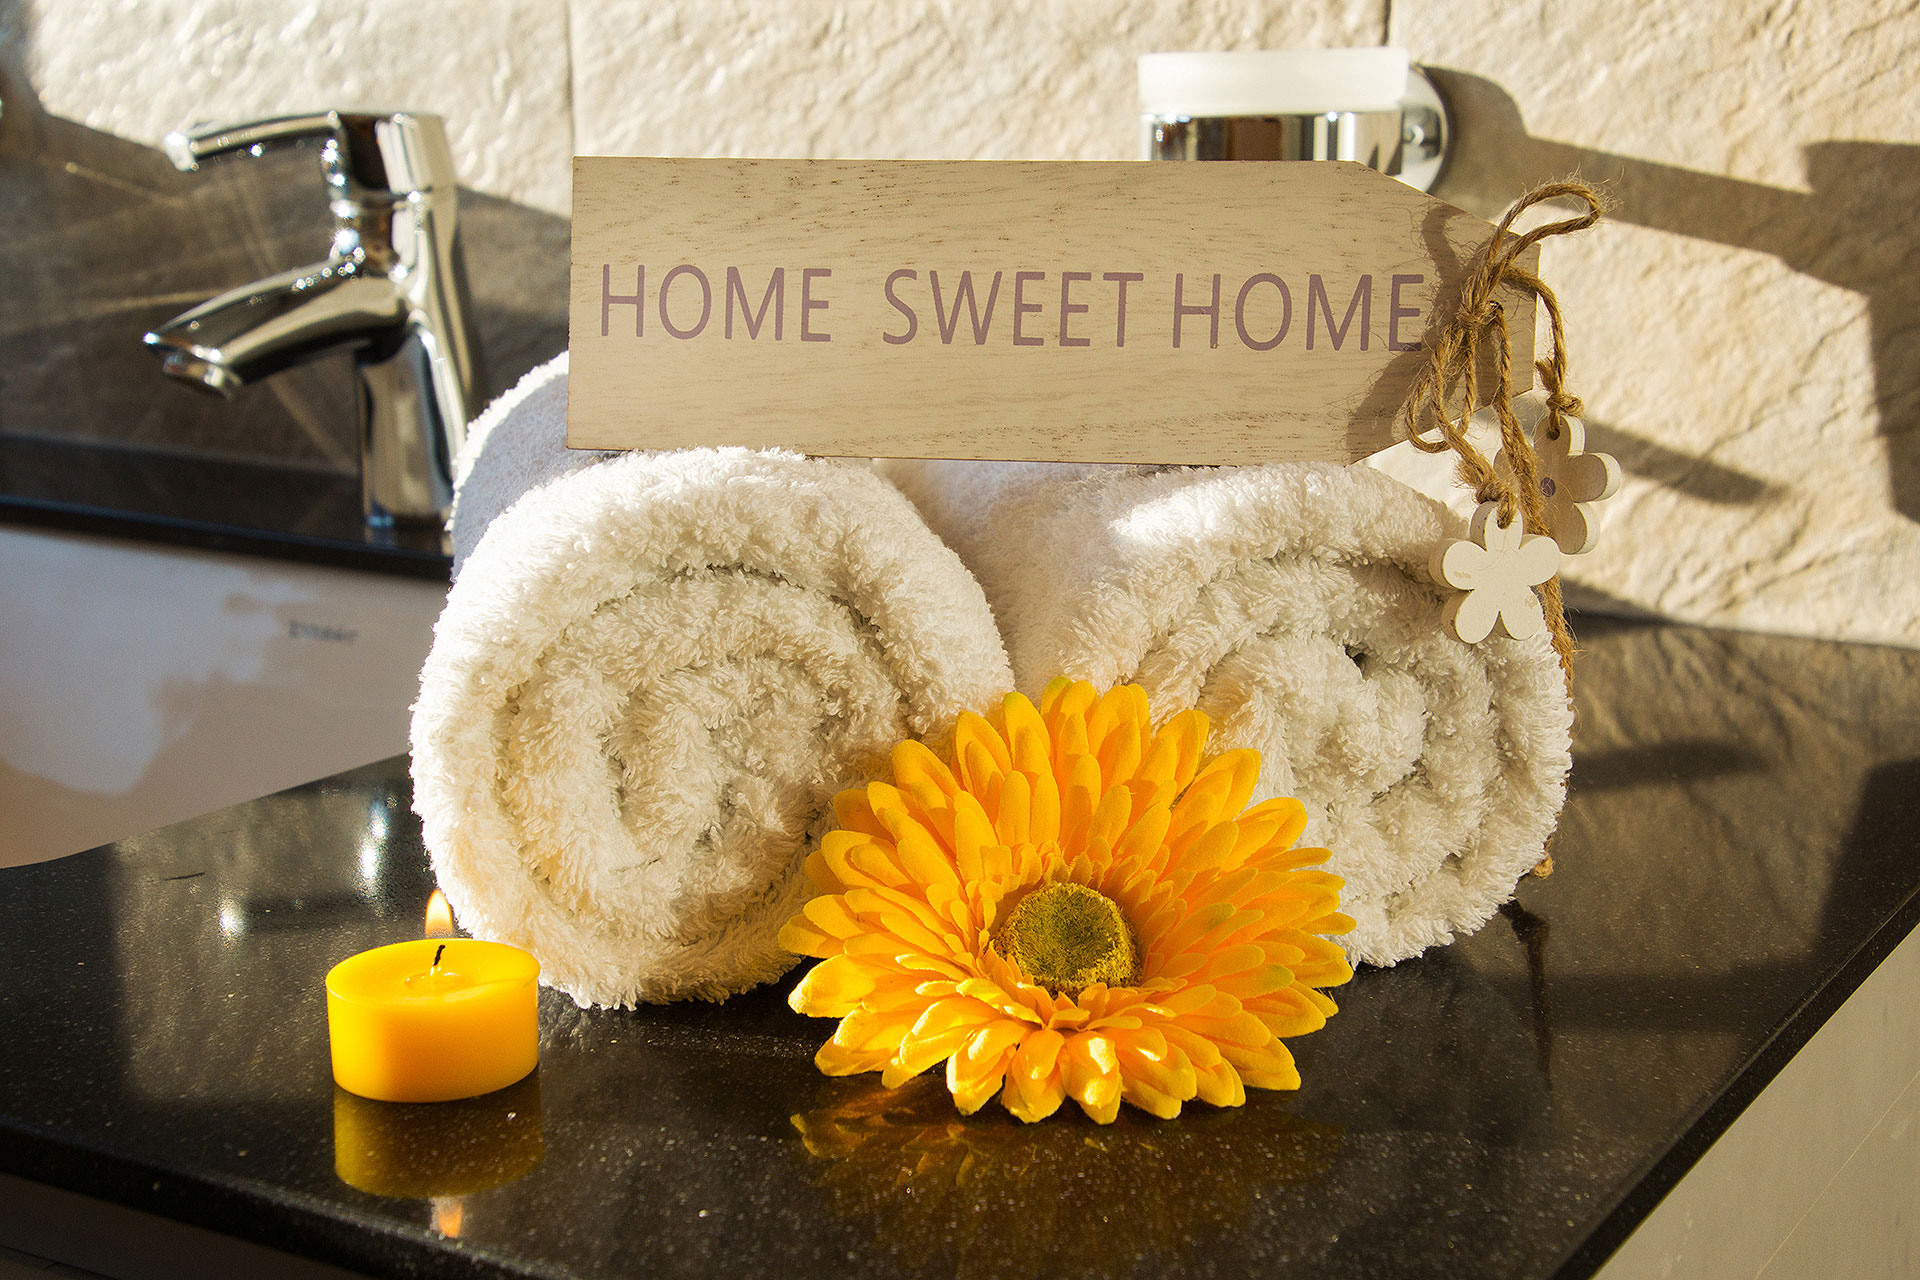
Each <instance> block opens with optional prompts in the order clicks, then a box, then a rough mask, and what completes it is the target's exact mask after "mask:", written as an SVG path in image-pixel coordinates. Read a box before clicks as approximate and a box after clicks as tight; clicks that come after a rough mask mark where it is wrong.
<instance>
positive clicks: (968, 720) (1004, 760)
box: [953, 711, 1013, 773]
mask: <svg viewBox="0 0 1920 1280" xmlns="http://www.w3.org/2000/svg"><path fill="white" fill-rule="evenodd" d="M953 745H954V752H955V754H956V755H958V753H959V752H961V751H964V750H965V749H967V748H968V747H978V748H980V749H981V750H982V751H984V752H986V754H987V758H988V759H989V760H991V761H992V762H993V767H994V768H995V769H996V770H998V771H999V772H1001V773H1006V772H1007V771H1008V770H1010V769H1012V768H1013V755H1012V753H1011V752H1009V751H1008V750H1007V742H1006V739H1004V738H1002V737H1001V736H1000V734H999V732H998V731H997V730H995V729H994V727H993V726H992V725H990V724H988V723H987V721H986V718H985V717H984V716H977V715H975V714H974V713H973V712H971V711H962V712H961V713H960V720H959V722H958V723H957V724H955V725H954V728H953Z"/></svg>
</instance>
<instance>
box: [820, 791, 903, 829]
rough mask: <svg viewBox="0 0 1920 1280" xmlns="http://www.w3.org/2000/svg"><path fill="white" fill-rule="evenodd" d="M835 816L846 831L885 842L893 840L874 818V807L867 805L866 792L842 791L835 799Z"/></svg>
mask: <svg viewBox="0 0 1920 1280" xmlns="http://www.w3.org/2000/svg"><path fill="white" fill-rule="evenodd" d="M833 816H834V819H835V820H836V821H838V822H839V824H840V826H841V827H842V828H843V829H844V830H847V831H853V832H858V833H859V834H861V835H864V836H871V837H878V838H880V839H883V840H890V839H892V837H891V836H889V835H887V829H886V828H885V827H883V826H881V825H880V820H879V819H878V818H877V817H875V816H874V813H873V806H872V805H870V804H868V803H867V794H866V792H864V791H858V790H855V791H842V792H841V793H840V794H839V795H836V796H835V797H834V798H833Z"/></svg>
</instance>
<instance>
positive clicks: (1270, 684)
mask: <svg viewBox="0 0 1920 1280" xmlns="http://www.w3.org/2000/svg"><path fill="white" fill-rule="evenodd" d="M883 470H884V472H885V473H886V474H887V475H888V476H889V477H890V478H892V479H893V480H894V481H895V483H896V484H898V485H899V486H900V487H901V488H902V489H903V490H904V491H905V492H906V493H907V495H908V496H909V497H911V498H912V499H913V500H914V502H915V503H916V505H917V506H919V508H920V510H921V513H922V514H923V515H925V516H926V517H927V522H928V523H929V524H930V525H931V526H932V527H933V529H934V531H935V532H936V533H938V534H940V535H941V537H942V538H944V539H945V540H946V541H947V542H948V544H949V545H951V546H952V547H954V549H955V550H957V551H959V552H960V555H961V558H962V559H963V560H965V561H966V562H967V564H968V566H969V567H970V568H972V570H973V571H974V574H975V576H976V577H978V578H979V580H980V584H981V585H982V586H983V587H984V588H985V589H986V593H987V598H988V600H989V601H990V602H991V603H992V605H993V609H994V612H995V614H996V615H997V617H998V619H999V622H1000V627H1001V632H1002V634H1003V635H1004V636H1005V638H1006V642H1007V651H1008V654H1009V655H1010V657H1011V658H1012V661H1013V671H1014V678H1015V681H1016V684H1017V686H1018V687H1019V688H1020V689H1022V690H1023V691H1025V692H1027V693H1028V694H1030V695H1031V694H1035V693H1037V692H1038V691H1039V689H1040V688H1041V687H1042V686H1044V685H1045V684H1046V682H1047V681H1048V680H1049V679H1051V678H1052V677H1054V676H1056V675H1065V676H1070V677H1073V678H1076V679H1084V680H1090V681H1092V682H1093V683H1094V684H1095V685H1097V686H1101V687H1105V686H1108V685H1112V684H1116V683H1122V682H1126V681H1137V682H1138V683H1140V684H1141V685H1143V686H1144V687H1145V688H1146V690H1147V693H1148V696H1149V698H1150V699H1151V701H1152V704H1153V708H1154V712H1155V715H1156V717H1158V716H1164V715H1167V714H1170V713H1171V712H1173V711H1175V710H1177V709H1179V708H1181V707H1185V706H1198V707H1199V708H1200V709H1201V710H1202V711H1205V712H1206V713H1207V714H1208V716H1209V717H1210V718H1211V720H1212V722H1213V725H1214V730H1213V736H1212V737H1211V738H1210V739H1209V746H1210V747H1212V748H1214V749H1216V750H1227V749H1229V748H1233V747H1253V748H1256V749H1257V750H1259V751H1260V753H1261V757H1262V771H1261V777H1260V788H1259V791H1258V792H1257V793H1256V797H1257V798H1261V799H1264V798H1269V797H1272V796H1277V795H1291V796H1297V797H1299V798H1300V799H1301V800H1302V801H1303V802H1304V803H1305V804H1306V806H1307V811H1308V813H1309V815H1310V824H1309V826H1308V828H1307V831H1306V835H1305V837H1304V839H1305V840H1306V841H1307V842H1308V843H1311V844H1317V845H1325V846H1326V847H1327V848H1328V849H1330V850H1331V851H1332V860H1331V861H1330V863H1329V864H1328V865H1329V868H1330V869H1331V870H1333V871H1335V872H1337V873H1338V874H1340V875H1341V876H1343V877H1345V879H1346V889H1345V891H1344V892H1343V893H1342V895H1341V909H1342V910H1344V911H1346V912H1348V913H1349V914H1350V915H1352V916H1353V917H1354V919H1355V920H1356V921H1357V922H1358V928H1356V929H1355V930H1354V932H1353V933H1352V934H1350V935H1348V936H1347V937H1346V938H1343V939H1342V942H1343V943H1344V944H1345V945H1346V946H1347V949H1348V950H1349V952H1350V953H1352V954H1353V955H1354V956H1355V958H1357V959H1360V960H1365V961H1368V962H1370V963H1374V964H1392V963H1394V962H1395V961H1399V960H1404V959H1406V958H1408V957H1410V956H1415V955H1418V954H1419V953H1420V952H1421V951H1423V950H1425V949H1426V948H1428V947H1430V946H1434V945H1437V944H1440V943H1444V942H1447V941H1448V940H1450V939H1451V938H1452V937H1453V936H1454V935H1455V934H1457V933H1467V932H1471V931H1473V930H1474V929H1476V928H1478V927H1479V926H1480V925H1481V924H1484V923H1485V922H1486V920H1487V919H1488V917H1489V916H1491V915H1492V914H1493V912H1494V911H1495V910H1496V909H1497V908H1498V907H1499V905H1500V904H1501V903H1502V902H1504V901H1506V900H1507V899H1508V898H1510V897H1512V896H1513V889H1514V885H1515V883H1516V882H1517V881H1518V879H1519V877H1520V876H1521V875H1523V874H1525V873H1526V872H1527V871H1528V870H1529V869H1531V868H1532V867H1533V866H1534V865H1535V864H1536V863H1537V862H1538V861H1539V860H1540V857H1541V855H1542V852H1543V850H1544V848H1545V844H1546V841H1547V838H1548V836H1550V835H1551V834H1552V832H1553V828H1554V824H1555V821H1556V819H1557V817H1558V814H1559V812H1560V806H1561V803H1562V801H1563V800H1564V799H1565V793H1566V772H1567V768H1568V764H1569V756H1568V751H1569V736H1570V732H1571V727H1572V709H1571V707H1570V705H1569V704H1568V701H1567V696H1566V686H1565V682H1564V679H1563V677H1562V675H1561V671H1560V667H1559V664H1558V662H1557V660H1556V659H1555V657H1554V654H1553V652H1552V650H1551V649H1550V648H1549V647H1548V644H1547V641H1546V637H1545V636H1544V635H1541V636H1538V637H1536V638H1534V639H1532V640H1527V641H1516V640H1507V639H1504V638H1499V637H1494V638H1489V639H1488V640H1486V641H1483V642H1482V643H1480V644H1478V645H1463V644H1461V643H1460V642H1458V641H1457V640H1453V639H1451V638H1450V637H1448V636H1447V634H1446V633H1445V631H1444V630H1443V629H1442V627H1441V609H1442V603H1443V598H1442V595H1441V593H1440V591H1439V590H1438V589H1436V588H1435V587H1434V586H1433V584H1432V582H1431V580H1430V579H1429V577H1428V574H1427V569H1426V563H1427V557H1428V553H1429V551H1430V549H1431V548H1432V546H1433V545H1434V543H1435V542H1436V541H1437V540H1438V539H1440V538H1441V537H1442V536H1453V537H1458V536H1463V531H1464V526H1463V524H1462V522H1461V521H1460V519H1459V518H1458V517H1457V516H1455V515H1453V514H1452V513H1451V512H1449V511H1447V510H1446V509H1445V508H1444V507H1442V506H1441V505H1440V504H1439V503H1437V502H1435V501H1433V500H1432V499H1430V498H1427V497H1424V496H1423V495H1421V494H1419V493H1416V492H1414V491H1413V490H1412V489H1409V488H1407V487H1406V486H1405V485H1402V484H1400V483H1399V482H1397V481H1395V480H1392V479H1390V478H1388V477H1387V476H1384V475H1381V474H1380V473H1378V472H1376V471H1373V470H1371V469H1369V468H1365V467H1340V466H1332V465H1324V464H1285V465H1272V466H1263V467H1240V468H1219V469H1188V468H1181V469H1170V470H1157V471H1156V470H1144V469H1140V468H1131V467H1092V466H1084V465H1079V464H1048V463H991V462H905V461H894V462H889V463H886V464H883Z"/></svg>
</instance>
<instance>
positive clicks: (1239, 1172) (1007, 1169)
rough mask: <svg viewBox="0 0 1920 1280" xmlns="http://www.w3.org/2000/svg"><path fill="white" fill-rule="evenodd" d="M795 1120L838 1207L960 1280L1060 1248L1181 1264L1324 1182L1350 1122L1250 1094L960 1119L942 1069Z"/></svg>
mask: <svg viewBox="0 0 1920 1280" xmlns="http://www.w3.org/2000/svg"><path fill="white" fill-rule="evenodd" d="M834 1092H835V1095H836V1096H839V1097H842V1098H843V1099H844V1100H843V1101H840V1102H839V1103H837V1104H836V1105H832V1106H826V1107H820V1108H817V1109H815V1110H812V1111H808V1112H805V1113H802V1114H799V1115H796V1116H794V1117H793V1126H794V1128H795V1129H797V1130H799V1133H800V1137H801V1140H802V1142H804V1144H805V1145H806V1149H807V1152H808V1154H809V1156H810V1157H812V1163H813V1164H814V1165H815V1166H816V1168H815V1172H816V1177H817V1180H818V1182H819V1183H820V1185H821V1186H822V1187H824V1188H825V1189H826V1190H827V1192H828V1194H829V1196H830V1198H831V1201H832V1203H833V1206H834V1208H835V1210H836V1211H837V1212H838V1213H840V1214H841V1215H842V1216H844V1217H847V1218H849V1219H852V1220H853V1221H855V1222H857V1223H860V1224H862V1225H863V1226H865V1227H867V1228H869V1229H871V1230H872V1231H873V1232H874V1234H875V1237H876V1239H877V1240H878V1241H879V1242H881V1243H882V1244H884V1245H886V1246H888V1247H891V1248H893V1249H896V1250H898V1251H899V1252H900V1254H901V1256H902V1257H903V1258H904V1259H905V1260H906V1261H908V1262H909V1263H910V1264H911V1265H913V1266H915V1267H919V1266H924V1265H927V1264H928V1263H929V1262H931V1261H933V1260H934V1259H935V1258H937V1257H939V1256H941V1255H942V1254H948V1255H950V1260H951V1262H952V1263H953V1265H954V1266H955V1267H956V1271H957V1274H958V1275H959V1276H960V1277H961V1278H962V1280H974V1278H979V1280H984V1278H985V1277H991V1276H1013V1275H1037V1274H1040V1273H1042V1272H1044V1271H1046V1270H1047V1269H1048V1268H1049V1267H1050V1266H1051V1265H1053V1263H1055V1262H1057V1260H1058V1259H1060V1258H1062V1257H1072V1258H1075V1259H1076V1260H1077V1261H1078V1263H1079V1264H1080V1265H1082V1266H1084V1267H1085V1268H1086V1269H1087V1270H1089V1271H1092V1272H1100V1271H1117V1272H1121V1273H1124V1272H1127V1271H1129V1270H1131V1269H1132V1267H1133V1265H1134V1264H1135V1263H1136V1262H1137V1261H1138V1260H1139V1259H1140V1258H1141V1257H1142V1256H1144V1255H1148V1254H1153V1255H1157V1256H1159V1257H1160V1258H1161V1259H1163V1260H1164V1261H1168V1262H1178V1261H1179V1260H1180V1259H1181V1258H1182V1257H1183V1256H1184V1255H1185V1254H1186V1253H1187V1251H1188V1250H1189V1249H1190V1248H1191V1247H1192V1246H1193V1245H1194V1244H1196V1243H1197V1242H1203V1241H1205V1240H1207V1239H1209V1238H1212V1237H1215V1236H1218V1235H1220V1234H1223V1233H1225V1232H1229V1231H1231V1230H1233V1229H1235V1228H1238V1227H1240V1226H1242V1225H1243V1224H1244V1223H1245V1221H1246V1218H1247V1213H1248V1208H1249V1205H1250V1203H1251V1202H1252V1201H1253V1200H1254V1199H1256V1198H1258V1197H1259V1196H1260V1195H1261V1194H1262V1193H1263V1192H1264V1191H1266V1190H1270V1189H1271V1188H1274V1187H1277V1186H1280V1185H1282V1184H1285V1183H1290V1182H1304V1181H1307V1180H1310V1179H1313V1178H1317V1177H1319V1176H1320V1175H1321V1174H1322V1173H1324V1172H1325V1171H1326V1170H1327V1169H1328V1168H1329V1166H1330V1163H1331V1159H1332V1156H1333V1154H1334V1153H1335V1151H1337V1150H1338V1148H1339V1146H1340V1143H1341V1141H1342V1139H1341V1130H1340V1129H1339V1128H1338V1127H1336V1126H1332V1125H1324V1124H1316V1123H1314V1122H1312V1121H1308V1120H1302V1119H1300V1118H1299V1117H1297V1116H1294V1115H1290V1114H1289V1113H1288V1112H1286V1111H1285V1110H1282V1109H1281V1105H1280V1100H1278V1099H1263V1098H1254V1097H1250V1098H1249V1100H1248V1103H1247V1105H1246V1106H1245V1107H1244V1108H1242V1109H1240V1110H1237V1111H1226V1112H1212V1113H1205V1114H1194V1113H1188V1114H1185V1115H1182V1116H1181V1117H1180V1118H1179V1119H1178V1120H1174V1121H1164V1122H1163V1121H1155V1120H1152V1119H1150V1118H1146V1117H1142V1116H1135V1115H1132V1114H1130V1113H1126V1112H1123V1113H1122V1114H1121V1115H1120V1116H1119V1118H1118V1119H1117V1120H1116V1121H1115V1122H1114V1123H1113V1124H1111V1125H1106V1126H1097V1125H1094V1124H1092V1123H1090V1122H1086V1121H1082V1120H1080V1119H1079V1117H1074V1118H1073V1119H1072V1120H1071V1121H1069V1122H1066V1123H1055V1124H1049V1125H1031V1126H1029V1125H1022V1124H1020V1123H1019V1122H1017V1121H1015V1120H1014V1119H1012V1118H1011V1117H1010V1116H1005V1115H1000V1114H997V1113H989V1114H983V1115H980V1116H974V1117H970V1118H965V1119H963V1118H960V1117H958V1116H956V1115H955V1114H954V1112H953V1104H952V1102H951V1100H950V1099H949V1098H948V1096H947V1091H946V1088H945V1084H944V1082H943V1081H942V1080H941V1079H940V1078H938V1077H937V1076H936V1075H925V1076H919V1077H916V1078H914V1079H913V1080H911V1081H909V1082H908V1083H907V1084H905V1085H903V1086H902V1087H900V1088H899V1089H887V1088H884V1087H881V1086H878V1085H874V1086H872V1087H868V1088H863V1089H859V1090H857V1091H855V1090H850V1091H847V1092H845V1093H841V1092H840V1090H837V1089H836V1090H835V1091H834Z"/></svg>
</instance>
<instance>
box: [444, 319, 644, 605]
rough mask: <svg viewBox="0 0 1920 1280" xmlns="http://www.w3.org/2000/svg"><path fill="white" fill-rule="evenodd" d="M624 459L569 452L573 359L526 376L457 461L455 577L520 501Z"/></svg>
mask: <svg viewBox="0 0 1920 1280" xmlns="http://www.w3.org/2000/svg"><path fill="white" fill-rule="evenodd" d="M619 456H620V455H619V454H617V453H602V452H600V451H597V450H593V449H569V448H567V353H566V352H564V351H562V352H561V353H560V354H559V355H557V356H555V357H554V358H553V359H551V360H549V361H547V363H545V364H543V365H540V366H538V367H536V368H534V369H531V370H529V371H528V372H527V374H526V376H525V377H523V378H521V379H520V381H518V382H516V383H514V384H513V389H512V390H511V391H508V392H507V393H506V394H505V395H503V396H501V397H500V398H499V399H498V400H495V401H494V402H493V403H492V404H490V405H488V406H487V408H486V411H485V412H484V413H482V414H481V415H480V416H479V417H478V418H475V419H474V420H473V424H472V425H471V426H469V427H468V428H467V442H466V444H465V446H463V447H462V448H461V450H460V456H459V457H457V458H455V459H454V461H453V521H452V530H451V532H452V534H453V576H454V577H455V578H458V577H459V576H460V570H461V569H463V568H465V567H466V563H467V557H468V556H471V555H472V554H473V549H474V547H475V546H477V545H478V544H479V542H480V535H481V534H483V533H485V532H486V531H487V526H488V525H490V524H492V523H493V520H494V517H495V516H498V515H499V514H500V513H501V512H502V511H505V510H506V509H507V508H508V507H510V506H512V505H513V504H514V503H515V502H517V501H518V500H519V498H520V495H521V494H523V493H526V492H528V491H529V490H532V489H538V488H539V487H540V486H541V485H543V484H547V483H549V482H551V481H554V480H558V479H559V478H560V477H561V476H566V475H572V474H573V473H574V472H576V471H579V470H581V469H583V468H585V467H590V466H592V465H593V464H594V463H596V462H605V461H607V460H609V459H612V458H617V457H619Z"/></svg>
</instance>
